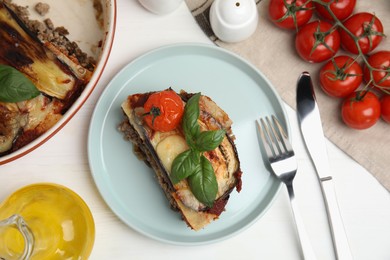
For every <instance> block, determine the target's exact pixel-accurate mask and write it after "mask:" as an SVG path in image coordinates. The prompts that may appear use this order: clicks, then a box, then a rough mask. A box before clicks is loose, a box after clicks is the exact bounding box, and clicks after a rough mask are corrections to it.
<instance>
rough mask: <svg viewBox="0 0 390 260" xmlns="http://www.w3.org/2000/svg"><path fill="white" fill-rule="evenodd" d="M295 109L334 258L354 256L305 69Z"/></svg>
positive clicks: (309, 79)
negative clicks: (311, 164) (312, 170)
mask: <svg viewBox="0 0 390 260" xmlns="http://www.w3.org/2000/svg"><path fill="white" fill-rule="evenodd" d="M297 112H298V122H299V125H300V128H301V133H302V137H303V139H304V141H305V144H306V148H307V150H308V151H309V154H310V157H311V159H312V161H313V163H314V166H315V169H316V171H317V176H318V179H319V181H320V184H321V188H322V194H323V198H324V201H325V205H326V210H327V214H328V221H329V224H330V229H331V232H332V239H333V246H334V249H335V254H336V258H337V259H338V260H348V259H353V257H352V254H351V250H350V248H349V244H348V240H347V236H346V233H345V230H344V225H343V221H342V218H341V215H340V211H339V206H338V203H337V198H336V193H335V190H334V184H333V178H332V173H331V172H330V168H329V160H328V154H327V150H326V144H325V137H324V132H323V130H322V123H321V118H320V112H319V109H318V105H317V101H316V96H315V93H314V89H313V83H312V81H311V78H310V74H309V73H308V72H303V73H302V74H301V75H300V77H299V79H298V85H297Z"/></svg>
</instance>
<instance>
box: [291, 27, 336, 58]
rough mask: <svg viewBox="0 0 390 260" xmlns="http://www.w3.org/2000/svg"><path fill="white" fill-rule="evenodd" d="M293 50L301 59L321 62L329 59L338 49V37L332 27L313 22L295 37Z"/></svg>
mask: <svg viewBox="0 0 390 260" xmlns="http://www.w3.org/2000/svg"><path fill="white" fill-rule="evenodd" d="M295 48H296V50H297V52H298V54H299V55H300V56H301V58H302V59H304V60H306V61H309V62H322V61H325V60H328V59H330V58H331V57H332V56H334V55H335V54H336V52H337V51H338V50H339V48H340V35H339V33H338V31H337V30H335V29H334V28H333V27H332V25H331V24H330V23H328V22H324V21H314V22H311V23H308V24H305V25H304V26H302V28H301V29H300V30H299V31H298V33H297V35H296V37H295Z"/></svg>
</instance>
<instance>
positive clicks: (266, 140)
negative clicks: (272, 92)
mask: <svg viewBox="0 0 390 260" xmlns="http://www.w3.org/2000/svg"><path fill="white" fill-rule="evenodd" d="M256 123H257V127H258V130H259V133H260V136H261V140H262V143H263V147H264V150H265V151H266V154H267V157H268V160H269V163H270V165H271V168H272V170H273V172H274V174H275V176H276V177H278V179H279V180H281V181H282V182H283V183H284V184H285V185H286V187H287V191H288V195H289V197H290V203H291V208H292V212H293V216H294V220H295V224H296V228H297V231H298V237H299V241H300V243H301V249H302V254H303V257H304V259H305V260H309V259H316V256H315V254H314V251H313V248H312V245H311V243H310V240H309V237H308V235H307V233H306V230H305V226H304V225H303V221H302V218H301V215H300V214H299V211H298V206H297V204H296V202H295V195H294V189H293V180H294V177H295V175H296V172H297V168H298V166H297V161H296V159H295V154H294V151H293V149H292V147H291V144H290V142H289V141H288V139H287V134H286V132H285V131H284V129H283V127H282V126H281V124H280V122H279V121H278V119H277V118H276V117H275V116H274V115H272V120H271V119H269V118H268V117H265V119H263V118H260V123H259V121H256Z"/></svg>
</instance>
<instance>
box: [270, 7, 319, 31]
mask: <svg viewBox="0 0 390 260" xmlns="http://www.w3.org/2000/svg"><path fill="white" fill-rule="evenodd" d="M268 13H269V16H270V18H271V20H272V22H274V23H275V24H276V25H277V26H279V27H281V28H284V29H298V27H300V26H302V25H304V24H306V23H307V22H308V21H309V20H310V18H311V17H312V15H313V4H312V2H311V0H296V1H294V0H285V1H284V0H271V1H270V3H269V6H268Z"/></svg>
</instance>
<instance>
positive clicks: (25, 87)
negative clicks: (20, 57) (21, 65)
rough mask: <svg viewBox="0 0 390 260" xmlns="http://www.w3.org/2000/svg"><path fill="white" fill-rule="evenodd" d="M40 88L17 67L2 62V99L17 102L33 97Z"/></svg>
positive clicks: (0, 96) (0, 67) (0, 75)
mask: <svg viewBox="0 0 390 260" xmlns="http://www.w3.org/2000/svg"><path fill="white" fill-rule="evenodd" d="M39 94H40V92H39V90H38V89H37V88H36V87H35V85H34V84H33V83H32V82H31V80H29V79H28V78H27V77H26V76H24V75H23V73H21V72H19V71H18V70H17V69H15V68H13V67H10V66H6V65H2V64H0V101H2V102H9V103H15V102H20V101H24V100H28V99H32V98H34V97H36V96H38V95H39Z"/></svg>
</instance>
